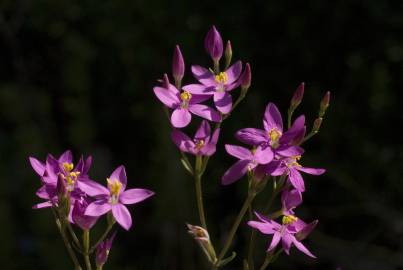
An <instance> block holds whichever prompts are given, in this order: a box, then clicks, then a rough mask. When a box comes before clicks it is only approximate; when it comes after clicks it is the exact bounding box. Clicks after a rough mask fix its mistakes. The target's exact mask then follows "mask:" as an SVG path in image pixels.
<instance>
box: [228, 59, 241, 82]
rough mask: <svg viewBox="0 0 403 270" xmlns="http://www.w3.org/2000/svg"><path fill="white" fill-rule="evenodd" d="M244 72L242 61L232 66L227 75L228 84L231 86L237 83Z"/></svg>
mask: <svg viewBox="0 0 403 270" xmlns="http://www.w3.org/2000/svg"><path fill="white" fill-rule="evenodd" d="M241 72H242V62H241V61H236V62H235V64H233V65H232V66H230V67H229V68H228V69H227V70H226V71H225V73H226V74H227V78H228V79H227V82H226V84H231V83H233V82H235V81H236V80H237V79H238V78H239V75H241Z"/></svg>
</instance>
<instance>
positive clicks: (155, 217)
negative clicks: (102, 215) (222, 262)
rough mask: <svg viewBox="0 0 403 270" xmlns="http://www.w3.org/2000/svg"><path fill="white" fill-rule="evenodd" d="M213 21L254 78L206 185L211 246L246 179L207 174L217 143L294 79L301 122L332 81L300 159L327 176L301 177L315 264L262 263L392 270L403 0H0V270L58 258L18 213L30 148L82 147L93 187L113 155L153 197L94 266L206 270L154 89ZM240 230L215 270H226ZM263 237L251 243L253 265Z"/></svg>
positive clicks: (48, 234) (224, 161)
mask: <svg viewBox="0 0 403 270" xmlns="http://www.w3.org/2000/svg"><path fill="white" fill-rule="evenodd" d="M212 24H215V25H216V26H217V27H218V29H219V30H220V31H221V33H222V35H223V38H224V39H231V41H232V46H233V51H234V58H235V59H242V60H244V61H248V62H250V63H251V66H252V72H253V83H252V88H251V90H250V93H249V94H248V97H247V98H246V100H245V101H244V102H243V103H242V104H241V105H240V106H239V107H238V109H237V111H236V112H234V113H233V115H232V117H230V118H229V119H228V120H227V121H226V122H225V124H224V128H223V131H222V132H223V133H222V136H221V142H220V145H219V149H218V152H217V155H216V156H215V157H214V158H213V159H212V163H211V165H210V169H209V173H208V175H207V177H205V179H204V186H205V188H204V189H205V192H206V195H205V200H206V205H207V213H208V222H209V224H211V225H210V226H211V227H214V228H215V230H213V231H212V238H213V241H214V242H215V243H217V244H218V243H220V240H219V239H220V237H221V238H222V237H223V235H224V232H225V231H226V230H227V229H228V227H229V225H230V222H231V220H232V219H233V218H234V216H235V215H236V212H237V210H238V209H239V207H240V204H241V201H242V200H243V196H244V192H245V188H246V181H240V182H238V183H237V184H234V185H233V186H230V187H222V186H221V185H220V184H219V179H220V177H221V175H222V174H223V172H224V171H225V170H226V168H227V167H228V166H229V165H230V164H231V163H232V162H233V161H234V160H233V159H232V158H230V157H228V156H227V155H226V154H225V153H224V151H223V144H224V142H227V143H235V139H234V138H233V135H232V134H233V133H234V132H235V131H236V130H237V129H240V128H242V127H253V126H260V125H261V117H262V114H263V111H264V107H265V105H266V104H267V102H268V101H273V102H275V103H277V104H278V105H279V107H280V108H281V109H282V110H283V112H285V111H286V109H287V106H288V104H289V99H290V98H291V95H292V93H293V91H294V89H295V88H296V87H297V85H298V84H299V83H300V82H301V81H305V82H306V91H305V98H304V101H303V104H302V105H301V107H300V108H299V109H298V111H297V113H305V114H306V116H307V119H308V121H309V122H310V123H312V121H313V119H314V118H315V116H316V111H317V109H318V105H319V101H320V99H321V97H322V95H323V94H324V92H325V91H326V90H331V91H332V99H331V105H330V108H329V110H328V113H327V115H326V119H325V121H324V124H323V126H322V130H321V132H320V133H319V134H318V135H317V136H315V137H314V139H312V140H311V141H309V142H308V143H307V144H306V146H305V148H306V150H307V151H306V154H305V157H304V160H303V163H304V164H305V165H307V166H316V167H324V168H327V170H328V171H327V173H326V175H324V176H322V177H317V178H314V177H309V176H307V177H306V183H307V192H306V194H305V197H304V198H305V203H304V206H303V207H302V208H301V209H300V210H299V211H300V215H301V216H303V217H304V219H306V220H312V219H315V218H318V219H319V220H320V223H319V226H318V228H317V230H316V232H315V233H314V234H313V235H312V237H310V239H309V240H307V245H308V246H309V247H310V249H311V250H312V251H313V252H314V253H315V254H316V255H317V256H318V258H319V259H318V260H315V261H314V260H311V259H309V258H306V257H304V256H302V255H300V254H298V253H297V252H296V251H293V252H292V256H290V257H286V256H282V257H281V258H280V259H279V260H278V261H277V262H276V269H296V268H297V269H336V267H341V268H342V269H356V270H357V269H365V270H368V269H403V255H402V254H403V212H402V207H401V206H402V205H403V184H402V177H401V176H402V170H401V168H402V164H403V154H402V153H403V151H402V150H403V144H402V143H401V137H402V136H401V134H402V133H401V132H399V126H400V125H401V124H402V123H403V122H402V120H403V117H402V113H401V111H400V109H401V107H400V106H402V101H401V100H402V94H401V91H400V90H401V89H402V87H403V80H402V79H401V76H402V74H403V65H402V63H403V35H402V33H403V4H402V2H401V1H358V0H356V1H354V0H350V1H320V0H311V1H290V0H286V1H271V0H268V1H247V2H245V1H220V2H217V1H202V2H193V1H183V0H182V1H157V0H149V1H141V0H137V1H128V0H118V1H116V0H115V1H112V0H106V1H94V0H84V1H68V0H58V1H53V0H35V1H32V0H31V1H30V0H2V1H0V59H1V63H0V179H1V182H2V184H1V187H0V213H1V218H0V219H1V222H0V229H1V232H2V234H1V237H2V240H1V241H0V265H1V268H2V269H10V270H12V269H60V270H61V269H71V268H72V266H71V263H70V262H69V261H68V258H67V257H66V253H65V250H64V247H63V245H62V241H61V240H60V239H59V236H58V234H57V231H56V227H55V226H54V224H53V221H52V215H51V213H50V211H48V210H41V211H36V210H35V211H34V210H31V209H30V208H31V206H32V205H33V204H35V203H37V202H38V201H39V199H38V198H36V196H35V191H36V189H37V188H39V186H40V183H39V180H38V179H37V177H36V176H35V174H34V172H33V170H32V169H31V168H30V166H29V163H28V156H30V155H33V156H35V157H37V158H39V159H44V158H45V156H46V154H47V153H48V152H51V153H54V154H57V155H58V154H60V153H61V152H62V151H64V150H65V149H72V150H73V151H74V152H75V154H76V156H78V155H79V154H81V153H83V154H86V155H87V154H92V155H93V156H94V166H93V169H92V170H91V176H92V177H93V178H94V179H96V180H98V181H104V180H105V177H106V176H108V175H109V173H110V172H111V171H112V170H113V169H114V168H115V167H116V166H117V165H119V164H125V165H126V167H127V170H128V177H129V186H131V187H146V188H150V189H152V190H155V191H156V192H157V195H156V196H155V197H154V198H153V199H152V200H149V201H148V202H146V203H144V204H141V205H136V206H134V207H132V208H131V212H132V214H133V221H134V227H133V229H132V230H131V231H130V232H124V231H122V230H121V229H118V230H119V233H118V236H117V239H116V242H115V243H116V245H115V246H114V248H113V250H112V252H111V257H110V262H109V265H107V267H106V269H206V267H205V265H204V262H203V260H202V259H203V258H201V253H200V250H199V249H198V247H197V246H196V245H195V244H194V243H193V241H192V239H190V237H189V236H188V235H187V233H186V230H185V222H190V223H197V214H196V207H195V202H194V196H193V184H192V181H191V179H189V177H188V176H187V174H186V172H185V171H184V170H183V169H182V168H181V167H180V163H179V159H178V158H177V157H178V153H177V150H176V149H175V147H174V146H173V144H172V143H171V141H170V127H169V124H168V122H167V121H166V119H165V116H164V114H163V111H162V110H161V105H160V103H159V102H158V101H157V100H156V98H155V97H154V96H153V93H152V87H153V85H155V84H156V80H157V79H158V78H161V76H162V73H164V72H168V73H169V71H170V67H171V62H170V61H171V57H172V52H173V48H174V45H175V44H180V46H181V48H182V52H183V54H184V57H185V62H186V65H187V67H189V66H190V64H194V63H198V64H202V65H208V64H210V62H209V61H208V57H207V55H206V54H205V52H204V48H203V39H204V35H205V33H206V32H207V30H208V28H209V27H210V26H211V25H212ZM191 81H192V78H191V75H190V74H189V72H188V73H187V77H186V82H191ZM101 229H102V226H101V225H99V227H97V231H96V232H95V233H96V234H99V233H100V232H101ZM246 233H247V230H246V228H245V227H244V229H242V230H241V232H240V237H239V238H238V239H237V241H236V247H235V248H236V250H237V251H239V255H240V256H239V257H238V258H237V259H235V262H234V263H233V264H232V265H231V266H228V269H239V268H237V267H236V265H241V258H242V255H243V249H244V243H245V242H244V240H242V239H243V238H242V235H246ZM266 241H267V239H261V240H260V242H259V243H258V244H259V245H258V248H257V251H256V254H257V257H259V259H262V257H263V256H264V250H265V247H266ZM217 244H216V245H217Z"/></svg>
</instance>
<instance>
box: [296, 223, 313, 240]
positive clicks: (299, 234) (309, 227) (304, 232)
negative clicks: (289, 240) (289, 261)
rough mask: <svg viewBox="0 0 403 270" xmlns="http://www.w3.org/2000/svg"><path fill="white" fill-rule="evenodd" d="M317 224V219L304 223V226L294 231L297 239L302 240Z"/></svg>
mask: <svg viewBox="0 0 403 270" xmlns="http://www.w3.org/2000/svg"><path fill="white" fill-rule="evenodd" d="M317 224H318V220H314V221H312V222H311V223H309V224H306V225H305V227H304V228H302V229H301V230H300V231H299V232H297V233H296V235H295V236H296V238H297V239H298V241H302V240H304V239H305V238H307V237H308V235H309V234H310V233H311V232H312V231H313V229H315V227H316V225H317Z"/></svg>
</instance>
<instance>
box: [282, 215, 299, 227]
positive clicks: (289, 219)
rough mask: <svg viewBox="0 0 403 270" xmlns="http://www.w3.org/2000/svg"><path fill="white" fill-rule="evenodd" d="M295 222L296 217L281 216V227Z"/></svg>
mask: <svg viewBox="0 0 403 270" xmlns="http://www.w3.org/2000/svg"><path fill="white" fill-rule="evenodd" d="M297 220H298V218H297V217H296V216H293V215H286V216H283V220H282V222H283V225H289V224H292V223H294V222H295V221H297Z"/></svg>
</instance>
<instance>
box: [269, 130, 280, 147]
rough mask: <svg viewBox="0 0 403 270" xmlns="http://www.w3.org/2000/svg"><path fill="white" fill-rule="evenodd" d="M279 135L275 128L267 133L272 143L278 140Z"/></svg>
mask: <svg viewBox="0 0 403 270" xmlns="http://www.w3.org/2000/svg"><path fill="white" fill-rule="evenodd" d="M281 135H282V134H281V132H280V131H279V130H278V129H277V128H272V129H271V130H270V131H269V137H270V141H271V142H272V143H276V142H277V141H278V140H279V139H280V137H281Z"/></svg>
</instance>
